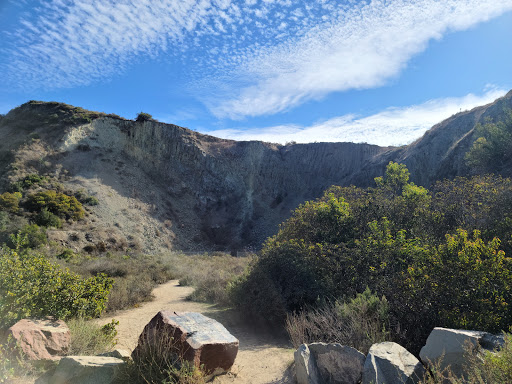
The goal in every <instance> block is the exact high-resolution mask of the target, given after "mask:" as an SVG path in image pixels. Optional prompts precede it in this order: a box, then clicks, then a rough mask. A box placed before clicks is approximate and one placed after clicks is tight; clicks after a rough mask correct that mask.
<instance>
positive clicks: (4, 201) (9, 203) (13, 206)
mask: <svg viewBox="0 0 512 384" xmlns="http://www.w3.org/2000/svg"><path fill="white" fill-rule="evenodd" d="M20 199H21V193H19V192H14V193H9V192H4V193H2V194H1V195H0V209H2V210H4V211H7V212H11V213H17V212H18V210H19V204H20Z"/></svg>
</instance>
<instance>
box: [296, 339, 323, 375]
mask: <svg viewBox="0 0 512 384" xmlns="http://www.w3.org/2000/svg"><path fill="white" fill-rule="evenodd" d="M294 358H295V372H296V376H297V383H298V384H320V383H322V381H321V379H320V373H319V372H318V369H317V367H316V362H315V358H314V356H313V355H312V354H311V351H310V350H309V347H308V346H307V344H302V345H301V346H300V347H299V348H298V349H297V350H296V351H295V353H294Z"/></svg>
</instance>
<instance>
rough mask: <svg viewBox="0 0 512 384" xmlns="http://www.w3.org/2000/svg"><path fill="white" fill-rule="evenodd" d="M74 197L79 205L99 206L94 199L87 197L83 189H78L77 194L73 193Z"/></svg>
mask: <svg viewBox="0 0 512 384" xmlns="http://www.w3.org/2000/svg"><path fill="white" fill-rule="evenodd" d="M74 196H75V197H76V199H77V200H78V201H79V202H80V203H82V204H85V205H98V204H99V201H98V199H97V198H96V197H94V196H90V195H88V194H87V192H85V191H84V190H83V189H80V190H78V191H77V192H75V194H74Z"/></svg>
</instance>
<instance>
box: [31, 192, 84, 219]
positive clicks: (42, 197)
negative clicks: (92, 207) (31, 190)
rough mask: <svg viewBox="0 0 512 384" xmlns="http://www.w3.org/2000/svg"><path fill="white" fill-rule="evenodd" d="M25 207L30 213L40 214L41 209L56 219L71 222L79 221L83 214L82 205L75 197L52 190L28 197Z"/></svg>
mask: <svg viewBox="0 0 512 384" xmlns="http://www.w3.org/2000/svg"><path fill="white" fill-rule="evenodd" d="M26 207H27V209H28V210H29V211H32V212H41V211H42V210H43V209H47V210H48V211H49V212H51V213H53V214H54V215H56V216H58V217H61V218H66V219H73V220H79V219H81V218H82V217H83V216H84V214H85V211H84V209H83V207H82V204H81V203H80V202H79V201H78V200H77V199H76V197H74V196H68V195H66V194H64V193H62V192H57V191H53V190H49V191H43V192H38V193H36V194H33V195H30V196H28V198H27V202H26Z"/></svg>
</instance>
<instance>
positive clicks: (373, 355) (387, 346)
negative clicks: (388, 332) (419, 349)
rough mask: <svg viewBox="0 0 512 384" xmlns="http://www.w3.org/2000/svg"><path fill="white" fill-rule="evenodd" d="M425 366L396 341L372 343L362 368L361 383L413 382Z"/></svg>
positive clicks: (417, 379) (422, 373)
mask: <svg viewBox="0 0 512 384" xmlns="http://www.w3.org/2000/svg"><path fill="white" fill-rule="evenodd" d="M424 374H425V368H424V367H423V365H422V364H421V363H420V362H419V360H418V359H417V358H416V357H414V355H413V354H412V353H410V352H409V351H407V350H406V349H405V348H404V347H402V346H401V345H399V344H397V343H392V342H384V343H378V344H373V345H372V346H371V348H370V351H369V352H368V356H367V357H366V362H365V364H364V369H363V384H394V383H401V384H402V383H403V384H415V383H418V382H419V381H420V380H421V379H422V378H423V375H424Z"/></svg>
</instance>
